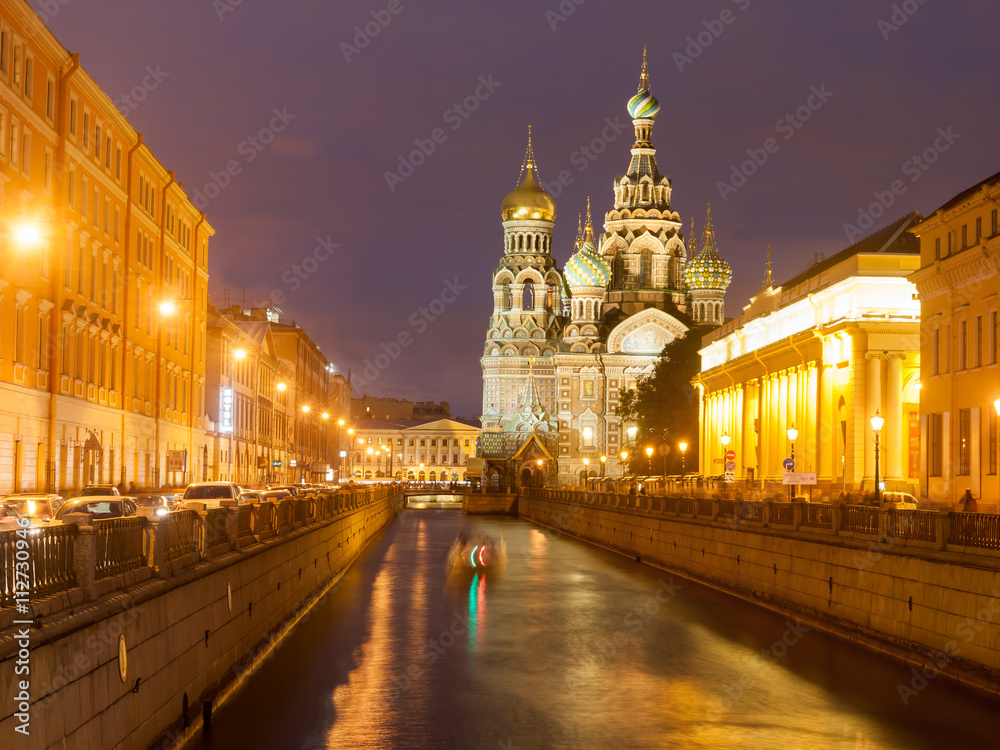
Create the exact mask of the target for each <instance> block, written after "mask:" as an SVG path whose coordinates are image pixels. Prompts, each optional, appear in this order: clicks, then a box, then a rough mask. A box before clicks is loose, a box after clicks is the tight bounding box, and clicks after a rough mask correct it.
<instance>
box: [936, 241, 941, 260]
mask: <svg viewBox="0 0 1000 750" xmlns="http://www.w3.org/2000/svg"><path fill="white" fill-rule="evenodd" d="M934 260H941V238H940V237H938V238H937V239H935V240H934Z"/></svg>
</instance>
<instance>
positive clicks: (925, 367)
mask: <svg viewBox="0 0 1000 750" xmlns="http://www.w3.org/2000/svg"><path fill="white" fill-rule="evenodd" d="M998 210H1000V174H995V175H993V176H992V177H989V178H987V179H986V180H984V181H983V182H981V183H979V184H977V185H974V186H973V187H970V188H969V189H967V190H965V191H963V192H962V193H959V194H958V195H956V196H955V197H954V198H952V199H951V200H949V201H948V202H947V203H945V204H944V205H943V206H941V207H940V208H939V209H937V210H936V211H935V212H934V213H933V214H932V215H931V216H929V217H928V218H927V219H926V220H925V221H922V222H921V223H920V224H918V225H917V226H916V227H915V228H914V233H915V234H916V235H917V236H918V237H919V238H920V270H919V271H917V272H916V273H914V274H913V276H912V277H911V279H912V281H913V283H914V284H915V285H916V287H917V289H918V290H919V292H920V302H921V355H922V356H921V366H922V367H921V375H920V383H921V390H920V445H921V463H920V467H921V472H920V492H919V494H920V497H921V498H925V499H927V500H929V501H935V502H940V503H944V504H955V503H957V502H958V500H959V498H961V497H962V495H963V494H965V491H966V490H970V491H971V492H972V494H973V496H974V497H976V498H981V499H982V500H983V501H984V503H983V504H981V505H980V506H979V509H980V511H982V510H984V509H986V508H989V507H990V506H992V508H993V509H994V510H995V508H996V503H997V502H998V501H1000V480H998V478H997V407H998V406H1000V405H998V404H996V402H997V399H1000V369H998V368H1000V365H998V331H1000V322H998V318H997V315H998V311H997V294H998V291H1000V238H998V234H1000V227H998V224H997V211H998Z"/></svg>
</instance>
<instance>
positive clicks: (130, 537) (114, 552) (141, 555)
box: [95, 517, 146, 581]
mask: <svg viewBox="0 0 1000 750" xmlns="http://www.w3.org/2000/svg"><path fill="white" fill-rule="evenodd" d="M95 525H96V527H97V556H96V575H95V580H98V581H100V580H102V579H104V578H108V577H110V576H116V575H121V574H122V573H127V572H128V571H130V570H135V569H136V568H138V567H139V566H141V565H143V564H144V563H145V562H146V554H145V544H144V541H145V534H144V530H145V527H146V519H145V518H142V517H137V518H108V519H104V520H102V521H101V522H100V523H98V524H95Z"/></svg>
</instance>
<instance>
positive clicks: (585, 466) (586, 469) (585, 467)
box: [580, 458, 590, 487]
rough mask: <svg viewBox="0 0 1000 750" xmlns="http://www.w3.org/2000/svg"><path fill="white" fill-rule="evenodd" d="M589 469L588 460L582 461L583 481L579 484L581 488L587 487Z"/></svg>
mask: <svg viewBox="0 0 1000 750" xmlns="http://www.w3.org/2000/svg"><path fill="white" fill-rule="evenodd" d="M589 469H590V459H589V458H585V459H583V481H582V482H580V484H581V485H582V486H584V487H586V486H587V476H588V475H589V473H590V472H589Z"/></svg>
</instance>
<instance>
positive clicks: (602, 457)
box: [601, 456, 608, 479]
mask: <svg viewBox="0 0 1000 750" xmlns="http://www.w3.org/2000/svg"><path fill="white" fill-rule="evenodd" d="M607 462H608V457H607V456H601V479H604V464H606V463H607Z"/></svg>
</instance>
